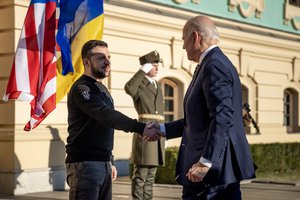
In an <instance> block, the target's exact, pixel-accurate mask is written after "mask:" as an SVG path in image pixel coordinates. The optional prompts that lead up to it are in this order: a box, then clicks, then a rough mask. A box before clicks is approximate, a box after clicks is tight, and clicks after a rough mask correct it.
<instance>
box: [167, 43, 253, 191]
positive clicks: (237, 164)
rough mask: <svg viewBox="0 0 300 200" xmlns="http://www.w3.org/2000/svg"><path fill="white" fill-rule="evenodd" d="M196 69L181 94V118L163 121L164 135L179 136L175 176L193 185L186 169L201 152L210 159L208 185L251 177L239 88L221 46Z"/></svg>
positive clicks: (180, 180)
mask: <svg viewBox="0 0 300 200" xmlns="http://www.w3.org/2000/svg"><path fill="white" fill-rule="evenodd" d="M198 68H199V69H198V70H196V71H195V73H194V75H193V79H192V81H191V83H190V85H189V88H188V90H187V93H186V95H185V98H184V118H183V119H180V120H177V121H174V122H171V123H166V124H165V126H166V137H167V139H171V138H175V137H180V136H182V140H181V145H180V149H179V153H178V160H177V166H176V174H177V181H178V182H179V183H180V184H182V185H189V186H192V185H197V184H199V183H192V182H190V181H188V179H187V178H186V176H185V174H186V173H187V172H188V170H189V169H190V168H191V166H192V165H193V164H194V163H196V162H198V161H199V159H200V158H201V157H203V158H206V159H208V160H210V161H211V162H212V167H211V168H210V170H209V172H208V173H207V175H206V176H205V178H204V182H206V183H209V184H211V185H220V184H229V183H233V182H239V181H240V180H243V179H251V178H254V177H255V171H254V167H253V161H252V158H251V154H250V149H249V144H248V141H247V138H246V136H245V132H244V128H243V121H242V90H241V83H240V80H239V76H238V73H237V71H236V69H235V67H234V66H233V64H232V63H231V62H230V60H229V59H228V58H227V57H226V56H225V55H224V54H223V52H222V51H221V50H220V49H219V47H216V48H213V49H212V50H211V51H210V52H209V53H208V54H207V55H206V56H205V58H204V59H203V61H202V62H201V65H200V66H199V67H198Z"/></svg>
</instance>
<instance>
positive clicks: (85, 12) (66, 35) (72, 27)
mask: <svg viewBox="0 0 300 200" xmlns="http://www.w3.org/2000/svg"><path fill="white" fill-rule="evenodd" d="M59 8H60V9H59V10H60V16H59V20H58V31H57V35H56V41H57V43H58V45H59V47H60V50H61V57H60V59H59V60H58V62H57V70H56V71H57V73H56V74H57V90H56V102H57V103H58V102H59V101H60V100H61V99H62V98H63V97H64V96H65V95H66V94H67V92H68V91H69V89H70V88H71V86H72V84H73V83H74V82H75V81H76V80H77V79H78V78H79V77H80V76H81V75H82V73H83V71H84V70H83V64H82V60H81V48H82V46H83V44H84V43H85V42H87V41H88V40H92V39H96V40H101V38H102V35H103V25H104V13H103V0H75V1H74V0H60V2H59Z"/></svg>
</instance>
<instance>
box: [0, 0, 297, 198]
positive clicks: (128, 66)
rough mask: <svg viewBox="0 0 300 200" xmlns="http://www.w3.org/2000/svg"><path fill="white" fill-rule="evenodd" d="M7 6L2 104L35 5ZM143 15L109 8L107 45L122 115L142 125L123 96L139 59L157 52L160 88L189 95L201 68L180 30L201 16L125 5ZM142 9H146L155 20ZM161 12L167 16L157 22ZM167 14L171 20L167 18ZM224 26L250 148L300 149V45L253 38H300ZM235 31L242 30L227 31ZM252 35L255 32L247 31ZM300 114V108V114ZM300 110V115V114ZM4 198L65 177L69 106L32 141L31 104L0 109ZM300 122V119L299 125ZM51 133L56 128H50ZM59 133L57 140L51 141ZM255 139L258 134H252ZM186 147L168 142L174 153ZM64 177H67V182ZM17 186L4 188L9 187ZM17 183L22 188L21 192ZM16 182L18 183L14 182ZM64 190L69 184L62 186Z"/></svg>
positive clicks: (1, 10) (118, 154)
mask: <svg viewBox="0 0 300 200" xmlns="http://www.w3.org/2000/svg"><path fill="white" fill-rule="evenodd" d="M15 2H16V4H15V5H14V1H13V0H1V1H0V18H1V19H7V20H1V21H0V44H1V45H0V69H1V73H0V96H1V97H2V96H3V94H4V91H5V88H6V82H7V80H8V77H9V73H10V70H11V64H12V60H13V56H14V51H15V48H16V45H17V41H18V38H19V34H20V30H21V28H22V25H23V20H24V17H25V14H26V11H27V5H28V2H29V1H28V0H16V1H15ZM119 2H125V3H130V4H134V5H136V6H138V7H139V8H141V9H138V10H136V9H132V8H128V7H126V6H116V5H111V4H108V3H105V6H104V9H105V26H104V36H103V40H105V41H106V42H108V44H109V49H110V52H111V56H112V73H111V77H110V78H108V79H106V80H105V84H106V85H107V86H108V89H109V90H110V92H111V94H112V96H113V98H114V102H115V107H116V109H117V110H119V111H121V112H123V113H125V114H126V115H128V116H130V117H132V118H136V117H137V114H136V112H135V110H134V107H133V103H132V99H131V98H130V97H129V96H128V95H127V94H126V93H125V92H124V89H123V87H124V84H125V83H126V81H127V80H129V79H130V77H131V76H132V75H133V74H134V73H135V72H136V71H137V70H138V69H139V61H138V57H139V56H141V55H143V54H145V53H148V52H150V51H152V50H154V49H156V50H158V51H159V53H160V54H161V57H162V58H163V60H164V63H163V65H162V66H161V67H160V72H159V75H158V77H157V79H158V80H160V79H162V78H166V77H168V78H172V79H173V80H176V82H178V83H180V87H181V88H182V95H181V97H183V94H184V93H185V91H186V90H187V87H188V85H189V82H190V80H191V75H192V73H193V71H194V68H195V66H196V64H195V63H191V62H190V61H188V59H187V57H186V53H185V51H184V50H183V49H182V41H181V29H182V26H183V25H184V23H185V21H186V19H187V18H189V17H191V16H194V13H189V12H186V11H179V10H176V9H173V8H166V7H162V6H157V5H152V4H149V3H146V2H142V1H129V0H119ZM142 8H147V9H148V12H146V11H143V9H142ZM157 10H160V13H162V14H159V13H158V14H157ZM164 13H171V14H173V16H183V17H182V18H174V17H168V16H167V15H164ZM213 20H214V21H215V23H216V24H217V26H218V29H219V32H220V36H221V40H220V47H221V48H222V49H223V51H224V52H225V53H226V55H227V56H228V57H229V58H230V59H231V60H232V62H233V63H234V64H235V66H236V68H237V70H238V72H239V73H240V78H241V81H242V84H243V85H244V86H246V87H247V88H248V91H249V95H248V96H249V103H250V105H251V109H252V115H253V117H254V118H255V119H256V120H257V122H258V124H259V126H260V128H261V132H262V134H261V135H254V134H252V135H247V137H248V139H249V142H250V143H269V142H293V141H298V142H300V133H295V134H287V131H286V128H285V127H283V125H282V124H283V104H282V98H283V90H284V89H286V88H287V87H291V88H293V89H295V90H296V91H297V92H298V93H299V92H300V85H299V79H300V45H299V42H294V41H292V40H291V41H288V40H284V39H279V38H275V37H271V36H262V35H257V34H254V33H255V31H256V30H257V31H263V32H269V33H272V34H274V35H277V36H282V37H286V38H291V39H293V40H294V39H298V41H299V39H300V36H296V35H291V34H287V33H281V32H276V31H272V30H266V29H262V28H258V27H252V26H249V25H243V24H237V23H235V22H228V21H226V20H222V19H216V18H213ZM228 23H230V24H231V25H233V26H232V27H234V26H237V25H238V26H239V27H240V28H239V29H235V28H233V29H232V28H228V27H229V26H227V25H228ZM242 29H244V30H251V31H242ZM299 107H300V106H299ZM299 109H300V108H299ZM0 113H1V114H0V192H3V191H9V192H12V193H15V194H20V193H27V192H29V191H43V190H49V189H51V188H52V187H51V184H52V183H50V182H49V180H48V179H49V177H50V176H51V175H50V173H49V172H50V171H51V170H53V171H54V172H55V173H56V174H60V173H63V171H64V169H63V166H64V158H65V152H64V145H65V141H66V137H67V108H66V98H64V99H63V100H62V101H61V103H59V104H58V105H57V108H56V109H55V110H54V111H53V112H52V113H51V114H50V115H49V116H48V117H47V118H46V119H45V120H44V122H42V123H41V125H40V126H39V127H38V128H36V129H35V130H33V131H32V132H30V133H26V132H24V131H23V127H24V124H25V123H27V121H28V120H29V115H30V108H29V104H28V103H26V102H14V101H10V102H8V103H3V102H2V101H0ZM299 120H300V118H299ZM48 126H51V127H50V128H49V127H48ZM51 132H52V134H51ZM251 132H252V133H254V132H255V130H254V129H253V128H252V129H251ZM131 137H132V134H130V133H123V132H121V131H116V134H115V148H114V154H115V158H116V159H128V158H129V156H130V152H131ZM179 141H180V139H177V140H170V141H167V145H168V146H174V145H178V144H179ZM61 177H64V174H62V176H61ZM8 179H9V180H10V183H11V184H10V186H9V187H6V188H3V187H4V186H3V187H2V188H1V185H3V184H2V182H4V180H8ZM15 179H17V181H18V182H20V183H21V184H20V185H16V183H15V182H16V181H15ZM14 181H15V182H14ZM58 181H60V184H61V185H63V186H62V187H65V186H64V184H63V181H64V180H61V179H59V180H58Z"/></svg>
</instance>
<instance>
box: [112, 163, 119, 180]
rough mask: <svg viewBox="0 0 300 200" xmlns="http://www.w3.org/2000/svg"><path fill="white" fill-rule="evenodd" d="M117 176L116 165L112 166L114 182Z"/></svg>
mask: <svg viewBox="0 0 300 200" xmlns="http://www.w3.org/2000/svg"><path fill="white" fill-rule="evenodd" d="M117 176H118V171H117V168H116V167H115V166H114V165H112V166H111V179H112V181H114V180H116V179H117Z"/></svg>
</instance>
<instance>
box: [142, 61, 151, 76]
mask: <svg viewBox="0 0 300 200" xmlns="http://www.w3.org/2000/svg"><path fill="white" fill-rule="evenodd" d="M152 68H153V65H152V64H151V63H145V64H143V65H142V67H141V70H143V71H144V72H145V73H146V74H147V73H149V72H150V71H151V69H152Z"/></svg>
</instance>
